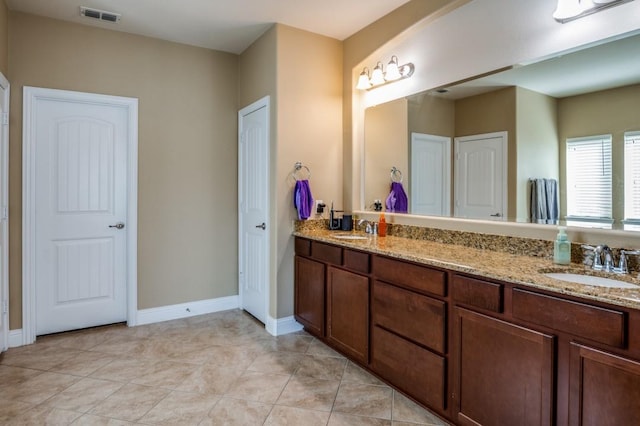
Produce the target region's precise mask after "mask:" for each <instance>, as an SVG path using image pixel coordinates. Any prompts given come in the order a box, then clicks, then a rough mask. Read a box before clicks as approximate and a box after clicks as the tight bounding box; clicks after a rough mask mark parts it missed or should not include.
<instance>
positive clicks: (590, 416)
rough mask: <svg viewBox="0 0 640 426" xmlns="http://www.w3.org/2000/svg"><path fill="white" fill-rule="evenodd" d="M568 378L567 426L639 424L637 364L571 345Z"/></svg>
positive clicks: (639, 406) (639, 379) (639, 399)
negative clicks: (569, 376) (568, 425)
mask: <svg viewBox="0 0 640 426" xmlns="http://www.w3.org/2000/svg"><path fill="white" fill-rule="evenodd" d="M570 375H571V378H570V392H571V393H570V396H569V398H570V408H569V424H570V425H572V426H578V425H594V426H595V425H597V426H607V425H611V426H617V425H635V424H638V422H639V421H640V363H639V362H637V361H632V360H630V359H626V358H621V357H619V356H616V355H612V354H608V353H605V352H602V351H599V350H596V349H591V348H588V347H585V346H582V345H578V344H575V343H572V344H571V372H570Z"/></svg>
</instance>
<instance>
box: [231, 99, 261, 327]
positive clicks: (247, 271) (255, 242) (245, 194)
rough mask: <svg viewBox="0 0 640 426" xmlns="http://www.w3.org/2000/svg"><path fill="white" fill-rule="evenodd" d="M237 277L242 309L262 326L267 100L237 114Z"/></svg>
mask: <svg viewBox="0 0 640 426" xmlns="http://www.w3.org/2000/svg"><path fill="white" fill-rule="evenodd" d="M238 132H239V137H238V139H239V140H238V146H239V151H238V162H239V164H238V211H239V218H238V224H239V230H238V232H239V238H238V239H239V241H238V249H239V253H238V262H239V265H238V269H239V270H238V277H239V285H238V288H239V290H240V304H241V307H242V309H244V310H246V311H247V312H249V313H250V314H251V315H253V316H254V317H256V318H257V319H259V320H260V321H262V322H263V323H265V324H266V320H267V307H268V301H269V286H268V283H269V228H268V226H267V224H268V223H269V221H268V213H269V97H266V98H263V99H261V100H259V101H258V102H256V103H254V104H252V105H249V106H248V107H246V108H243V109H242V110H240V112H239V113H238Z"/></svg>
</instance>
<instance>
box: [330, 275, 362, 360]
mask: <svg viewBox="0 0 640 426" xmlns="http://www.w3.org/2000/svg"><path fill="white" fill-rule="evenodd" d="M327 340H329V342H331V343H332V344H333V345H334V346H336V347H338V348H339V349H340V350H341V351H342V352H344V353H345V354H347V355H349V356H350V357H352V358H353V359H355V360H356V361H358V362H359V363H361V364H367V363H368V362H369V278H368V277H366V276H363V275H359V274H355V273H353V272H349V271H345V270H343V269H338V268H335V267H331V266H330V267H329V269H328V276H327Z"/></svg>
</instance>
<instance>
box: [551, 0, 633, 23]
mask: <svg viewBox="0 0 640 426" xmlns="http://www.w3.org/2000/svg"><path fill="white" fill-rule="evenodd" d="M630 1H633V0H558V6H557V7H556V10H555V12H553V17H554V19H555V20H556V21H558V22H562V23H563V24H564V23H565V22H569V21H573V20H574V19H578V18H582V17H583V16H587V15H591V14H592V13H595V12H599V11H601V10H603V9H606V8H609V7H612V6H618V5H621V4H623V3H628V2H630Z"/></svg>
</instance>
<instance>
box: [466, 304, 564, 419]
mask: <svg viewBox="0 0 640 426" xmlns="http://www.w3.org/2000/svg"><path fill="white" fill-rule="evenodd" d="M454 326H455V336H456V347H457V350H456V357H455V359H456V365H455V367H454V371H456V390H455V394H454V396H455V400H456V405H455V407H456V411H457V414H456V416H455V417H456V418H455V420H456V421H457V423H459V424H461V425H478V424H480V425H496V426H497V425H531V426H534V425H536V426H537V425H551V424H553V423H554V421H553V407H554V391H553V388H554V338H553V336H549V335H547V334H544V333H539V332H536V331H534V330H530V329H527V328H524V327H519V326H516V325H513V324H509V323H507V322H505V321H501V320H498V319H495V318H492V317H489V316H486V315H482V314H479V313H476V312H473V311H470V310H467V309H463V308H455V320H454Z"/></svg>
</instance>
